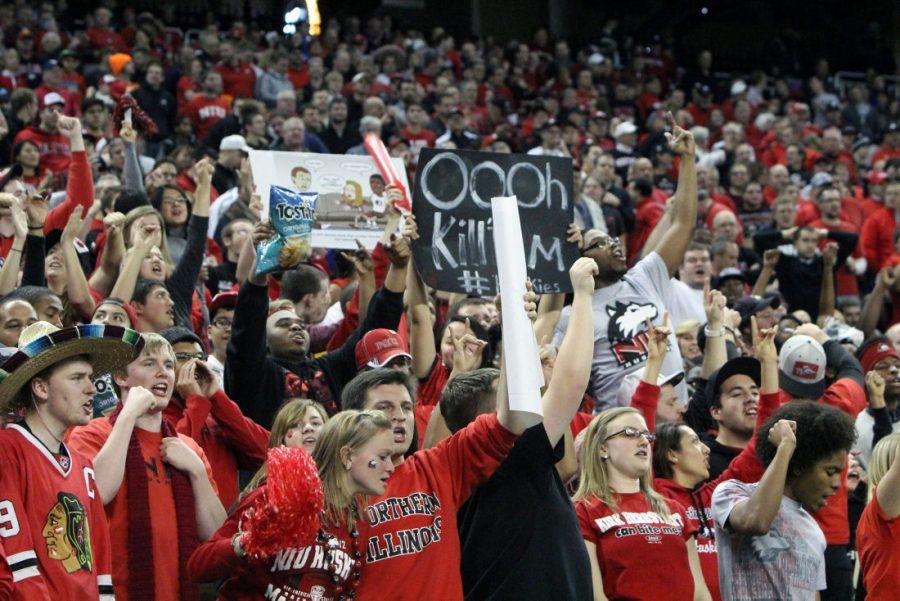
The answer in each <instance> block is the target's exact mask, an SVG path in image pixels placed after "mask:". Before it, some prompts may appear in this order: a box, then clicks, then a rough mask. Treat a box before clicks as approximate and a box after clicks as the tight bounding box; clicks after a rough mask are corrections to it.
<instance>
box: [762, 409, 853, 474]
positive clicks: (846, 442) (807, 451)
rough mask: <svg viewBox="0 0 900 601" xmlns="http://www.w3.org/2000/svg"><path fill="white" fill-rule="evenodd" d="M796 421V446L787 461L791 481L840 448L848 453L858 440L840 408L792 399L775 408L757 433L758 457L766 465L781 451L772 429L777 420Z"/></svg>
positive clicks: (850, 420) (851, 424)
mask: <svg viewBox="0 0 900 601" xmlns="http://www.w3.org/2000/svg"><path fill="white" fill-rule="evenodd" d="M782 419H787V420H791V421H794V422H796V423H797V448H796V450H795V451H794V454H793V455H792V456H791V461H790V463H789V464H788V481H790V480H792V479H794V478H796V477H797V476H798V475H799V474H801V473H803V472H805V471H806V470H808V469H809V468H811V467H812V466H813V465H815V464H816V463H818V462H819V461H821V460H822V459H824V458H825V457H827V456H828V455H831V454H832V453H835V452H837V451H847V452H849V451H850V449H851V447H852V446H853V442H854V441H855V440H856V428H855V427H854V423H853V420H852V419H850V417H849V416H847V414H845V413H844V412H843V411H841V410H839V409H835V408H834V407H831V406H829V405H823V404H821V403H814V402H812V401H792V402H790V403H788V404H787V405H784V406H783V407H780V408H779V409H778V410H776V411H775V412H774V413H773V414H772V416H771V417H770V418H769V419H768V420H766V423H764V424H763V425H762V426H761V427H760V428H759V431H758V432H757V433H756V456H757V457H759V460H760V461H761V462H762V464H763V465H764V466H766V467H768V466H769V464H770V463H772V460H773V459H774V458H775V452H776V451H777V450H778V449H777V447H776V446H775V445H773V444H772V443H771V442H769V431H770V430H771V429H772V427H773V426H774V425H775V424H776V423H778V420H782Z"/></svg>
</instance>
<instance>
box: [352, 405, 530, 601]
mask: <svg viewBox="0 0 900 601" xmlns="http://www.w3.org/2000/svg"><path fill="white" fill-rule="evenodd" d="M516 439H517V436H516V435H515V434H513V433H512V432H509V431H507V430H506V428H504V427H503V426H501V425H500V422H499V421H498V420H497V416H496V415H494V414H491V415H482V416H480V417H478V418H477V419H476V420H475V421H474V422H473V423H471V424H469V425H468V426H467V427H465V428H463V429H462V430H460V431H459V432H457V433H456V434H454V435H453V436H451V437H450V438H446V439H444V440H443V441H441V443H440V444H438V445H437V446H435V447H433V448H431V449H427V450H424V451H419V452H417V453H415V454H413V456H412V457H410V458H409V459H407V460H406V461H404V462H403V463H401V464H400V465H399V466H397V470H396V471H395V472H394V473H393V474H392V475H391V478H390V480H388V485H387V491H385V494H384V495H383V496H381V497H378V498H376V499H373V500H372V501H371V502H370V504H369V507H368V508H367V510H366V515H367V516H368V521H369V527H370V530H369V535H368V540H366V541H362V540H361V541H360V546H364V547H365V548H366V550H367V554H366V567H364V568H363V576H362V581H361V582H360V586H359V589H358V590H357V598H358V599H391V600H392V601H418V600H420V599H441V601H454V600H458V599H462V598H463V591H462V580H461V578H460V575H459V562H460V548H459V536H458V534H457V527H456V513H457V510H458V509H459V506H460V505H462V504H463V503H464V502H465V501H466V499H468V498H469V495H470V494H471V493H472V490H473V489H474V488H475V487H476V486H478V485H479V484H481V483H483V482H485V481H486V480H487V479H488V478H490V477H491V475H492V474H493V473H494V471H495V470H496V469H497V467H499V465H500V463H502V462H503V460H504V459H505V458H506V455H507V453H509V450H510V449H511V448H512V446H513V444H514V443H515V441H516Z"/></svg>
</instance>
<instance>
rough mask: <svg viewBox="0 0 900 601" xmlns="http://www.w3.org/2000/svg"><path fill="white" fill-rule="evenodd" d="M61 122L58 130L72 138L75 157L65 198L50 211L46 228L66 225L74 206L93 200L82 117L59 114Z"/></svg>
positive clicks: (89, 203) (86, 205) (83, 206)
mask: <svg viewBox="0 0 900 601" xmlns="http://www.w3.org/2000/svg"><path fill="white" fill-rule="evenodd" d="M58 124H59V131H60V132H61V133H62V134H63V135H65V136H66V137H67V138H68V139H69V147H70V148H71V149H72V160H71V162H70V163H69V179H68V181H67V182H66V199H65V200H64V201H63V202H62V203H61V204H60V205H59V206H57V207H55V208H54V209H52V210H51V211H50V212H49V213H48V214H47V219H46V221H45V222H44V232H49V231H52V230H61V229H63V228H64V227H65V226H66V222H67V221H68V220H69V215H71V214H72V211H74V210H75V207H78V206H80V207H82V208H83V210H89V209H90V208H91V205H92V204H94V177H93V173H92V172H91V165H90V163H89V162H88V159H87V153H86V152H85V148H84V138H83V137H82V135H81V121H79V120H78V119H77V118H75V117H66V116H65V115H60V116H59V122H58Z"/></svg>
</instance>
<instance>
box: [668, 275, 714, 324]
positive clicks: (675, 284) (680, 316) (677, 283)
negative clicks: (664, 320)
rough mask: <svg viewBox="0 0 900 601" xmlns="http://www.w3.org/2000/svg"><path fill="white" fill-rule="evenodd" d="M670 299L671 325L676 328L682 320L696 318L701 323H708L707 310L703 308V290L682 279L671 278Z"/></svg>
mask: <svg viewBox="0 0 900 601" xmlns="http://www.w3.org/2000/svg"><path fill="white" fill-rule="evenodd" d="M670 283H671V284H672V287H671V289H670V292H671V294H670V295H669V301H668V303H666V306H667V307H668V308H669V326H670V327H671V328H672V329H673V330H674V329H675V328H677V327H678V325H679V324H681V323H682V322H685V321H688V320H691V319H696V320H697V321H699V322H700V323H706V311H704V310H703V290H695V289H694V288H691V287H690V286H688V285H687V284H685V283H684V282H682V281H681V280H677V279H675V278H672V279H671V280H670Z"/></svg>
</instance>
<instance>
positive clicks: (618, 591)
mask: <svg viewBox="0 0 900 601" xmlns="http://www.w3.org/2000/svg"><path fill="white" fill-rule="evenodd" d="M586 432H587V433H586V435H585V440H584V445H583V446H582V449H581V453H582V461H583V463H584V469H583V471H582V474H581V481H580V483H579V485H578V491H577V492H576V493H575V512H576V513H577V514H578V522H579V524H580V525H581V534H582V536H583V538H584V542H585V545H586V546H587V550H588V556H589V557H590V559H591V576H592V579H593V583H594V599H595V601H606V600H607V599H608V600H610V601H613V600H615V599H653V600H665V599H671V600H673V601H675V600H678V601H683V600H684V599H695V600H697V599H703V600H708V599H710V596H709V590H708V589H707V588H706V583H705V582H704V580H703V574H702V573H701V570H700V559H699V557H698V555H697V545H696V543H695V542H694V539H693V538H692V535H693V533H694V528H693V526H692V525H691V521H689V520H688V519H687V516H686V512H685V508H684V506H682V505H681V504H680V503H678V502H677V501H672V500H670V499H666V498H664V497H662V496H660V495H659V494H658V493H657V492H655V491H654V490H653V487H652V485H651V475H650V457H651V453H650V443H651V442H652V441H653V435H652V434H651V433H650V432H649V431H648V430H647V425H646V423H645V422H644V418H643V417H642V416H641V414H640V412H638V411H637V410H635V409H632V408H630V407H617V408H613V409H607V410H606V411H604V412H602V413H600V414H599V415H598V416H597V417H595V418H594V420H593V421H592V422H591V424H590V425H589V426H588V427H587V431H586Z"/></svg>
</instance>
